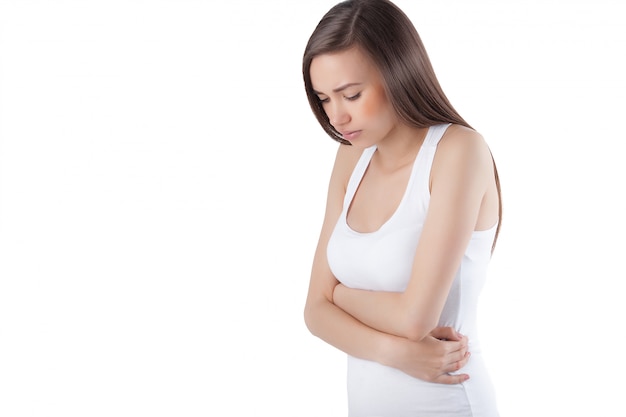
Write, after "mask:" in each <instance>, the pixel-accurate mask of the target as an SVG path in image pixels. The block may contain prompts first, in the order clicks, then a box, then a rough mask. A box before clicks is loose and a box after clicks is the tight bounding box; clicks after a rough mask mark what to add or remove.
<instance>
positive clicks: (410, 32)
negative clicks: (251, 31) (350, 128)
mask: <svg viewBox="0 0 626 417" xmlns="http://www.w3.org/2000/svg"><path fill="white" fill-rule="evenodd" d="M352 47H358V48H359V49H360V50H361V51H362V52H364V53H365V54H366V55H367V56H368V57H369V59H370V60H371V62H372V63H373V64H374V65H375V66H376V67H377V68H378V70H379V72H380V74H381V76H382V80H383V85H384V87H385V92H386V94H387V97H388V98H389V101H390V102H391V104H392V106H393V108H394V110H395V111H396V113H397V115H398V117H399V118H400V120H402V121H403V122H404V123H406V124H407V125H409V126H413V127H417V128H425V127H430V126H433V125H436V124H440V123H454V124H459V125H462V126H466V127H468V128H470V129H472V127H471V126H470V125H469V124H468V123H467V122H466V121H465V120H464V119H463V118H462V117H461V116H460V115H459V113H458V112H457V111H456V110H455V109H454V107H452V105H451V104H450V101H449V100H448V98H447V97H446V95H445V94H444V92H443V90H442V88H441V86H440V85H439V81H438V80H437V77H436V75H435V71H434V70H433V67H432V65H431V63H430V59H429V58H428V54H427V53H426V49H425V48H424V45H423V44H422V41H421V39H420V37H419V35H418V33H417V30H416V29H415V26H413V23H412V22H411V21H410V19H409V18H408V17H407V16H406V14H404V12H403V11H402V10H400V9H399V8H398V7H397V6H396V5H395V4H393V3H392V2H391V1H388V0H347V1H343V2H341V3H339V4H337V5H335V6H334V7H333V8H331V9H330V10H329V11H328V12H327V13H326V14H325V15H324V17H322V20H320V22H319V23H318V25H317V27H316V28H315V30H314V31H313V34H312V35H311V37H310V38H309V41H308V43H307V45H306V48H305V51H304V57H303V60H302V75H303V77H304V87H305V90H306V95H307V98H308V100H309V104H310V105H311V109H312V110H313V114H314V115H315V117H316V118H317V120H318V121H319V123H320V124H321V126H322V128H323V129H324V130H325V131H326V133H328V135H329V136H330V137H331V138H333V139H334V140H336V141H338V142H341V143H343V144H346V145H349V144H350V143H349V142H348V141H347V140H345V139H343V138H342V137H341V134H340V133H339V132H338V131H337V130H336V129H335V128H334V127H333V126H332V124H331V123H330V120H329V119H328V116H327V115H326V112H325V111H324V109H323V108H322V103H321V101H320V99H319V97H318V96H317V94H315V91H314V89H313V85H312V83H311V73H310V69H311V62H313V58H315V57H316V56H319V55H323V54H328V53H334V52H340V51H344V50H347V49H349V48H352ZM494 171H495V178H496V186H497V189H498V199H499V221H498V227H497V230H496V238H495V239H494V242H493V247H492V251H493V249H494V248H495V245H496V240H497V238H498V234H499V232H500V224H501V223H502V199H501V196H500V179H499V177H498V170H497V169H496V165H495V161H494Z"/></svg>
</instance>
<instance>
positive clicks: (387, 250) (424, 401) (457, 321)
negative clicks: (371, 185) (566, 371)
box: [327, 125, 497, 417]
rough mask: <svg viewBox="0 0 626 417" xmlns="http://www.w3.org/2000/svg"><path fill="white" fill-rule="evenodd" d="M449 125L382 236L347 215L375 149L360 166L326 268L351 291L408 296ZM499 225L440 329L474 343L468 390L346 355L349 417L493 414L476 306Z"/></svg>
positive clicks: (480, 237) (432, 132)
mask: <svg viewBox="0 0 626 417" xmlns="http://www.w3.org/2000/svg"><path fill="white" fill-rule="evenodd" d="M448 126H449V125H437V126H433V127H431V128H430V129H429V130H428V133H427V135H426V138H425V139H424V142H423V144H422V146H421V148H420V150H419V152H418V154H417V157H416V158H415V161H414V162H413V166H412V170H411V174H410V177H409V180H408V184H407V186H406V190H405V191H404V195H403V197H402V199H401V201H400V204H399V205H398V207H397V209H396V210H395V212H394V213H393V215H392V216H391V217H390V218H389V219H388V220H387V221H386V222H385V223H384V224H383V225H382V226H381V227H380V228H379V229H378V230H376V231H374V232H370V233H361V232H358V231H355V230H353V229H352V228H351V227H350V226H349V225H348V221H347V212H348V208H349V207H350V204H351V202H352V199H353V198H354V195H355V193H356V190H357V188H358V187H359V184H360V183H361V180H362V178H363V175H364V173H365V171H366V170H367V167H368V165H369V164H370V161H371V158H372V156H373V155H374V153H375V152H376V148H375V147H372V148H367V149H365V150H364V151H363V154H362V155H361V158H360V159H359V161H358V162H357V164H356V166H355V168H354V171H353V173H352V176H351V178H350V181H349V183H348V187H347V190H346V195H345V198H344V208H343V211H342V213H341V215H340V217H339V219H338V221H337V225H336V226H335V229H334V231H333V233H332V235H331V237H330V240H329V242H328V248H327V256H328V263H329V265H330V267H331V270H332V272H333V274H334V275H335V277H336V278H337V279H338V280H339V281H340V282H342V283H343V284H344V285H346V286H348V287H351V288H359V289H367V290H375V291H397V292H400V291H403V290H404V288H405V287H406V285H407V283H408V281H409V279H410V276H411V269H412V265H413V258H414V255H415V250H416V247H417V242H418V240H419V237H420V233H421V229H422V225H423V223H424V220H425V218H426V212H427V210H428V204H429V200H430V191H429V178H430V171H431V167H432V163H433V159H434V156H435V152H436V150H437V144H438V143H439V140H440V139H441V137H442V136H443V134H444V133H445V131H446V129H447V127H448ZM495 231H496V226H495V225H494V226H493V227H491V228H490V229H488V230H484V231H475V232H474V233H473V235H472V237H471V240H470V243H469V245H468V247H467V249H466V251H465V254H464V257H463V260H462V262H461V266H460V268H459V269H458V271H457V274H456V276H455V279H454V282H453V284H452V287H451V290H450V293H449V295H448V298H447V301H446V304H445V306H444V308H443V311H442V314H441V316H440V320H439V325H440V326H450V327H454V328H455V329H457V330H458V331H459V332H461V333H462V334H465V335H467V336H468V337H469V340H470V351H471V352H472V357H471V359H470V361H469V363H468V364H467V365H466V367H465V368H464V369H463V373H468V374H469V375H470V379H469V380H468V381H466V382H465V383H463V384H458V385H443V384H435V383H429V382H425V381H421V380H419V379H416V378H413V377H411V376H409V375H407V374H405V373H403V372H401V371H399V370H397V369H393V368H389V367H386V366H383V365H380V364H378V363H376V362H371V361H365V360H362V359H358V358H354V357H350V356H349V357H348V399H349V408H350V415H351V416H355V417H356V416H394V417H402V416H415V415H442V416H445V415H450V416H452V415H454V416H462V415H467V416H495V415H497V412H496V409H495V400H494V397H493V392H492V388H491V383H490V381H489V377H488V374H487V372H486V370H485V368H484V364H483V360H482V355H481V352H480V344H479V339H478V333H477V328H476V307H477V303H478V296H479V293H480V291H481V289H482V287H483V284H484V281H485V278H486V272H487V265H488V262H489V259H490V256H491V245H492V243H493V238H494V235H495Z"/></svg>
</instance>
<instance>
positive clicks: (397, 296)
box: [333, 284, 435, 341]
mask: <svg viewBox="0 0 626 417" xmlns="http://www.w3.org/2000/svg"><path fill="white" fill-rule="evenodd" d="M333 301H334V303H335V304H336V305H337V306H338V307H340V308H341V309H342V310H344V311H345V312H347V313H348V314H350V315H351V316H353V317H354V318H356V319H357V320H359V321H360V322H362V323H363V324H365V325H367V326H369V327H371V328H373V329H376V330H379V331H381V332H384V333H389V334H392V335H396V336H400V337H404V338H407V339H411V340H416V341H417V340H421V339H422V338H424V337H425V336H426V335H427V334H428V333H429V332H430V331H431V330H432V328H434V327H435V326H433V325H429V324H427V323H424V322H421V321H419V318H418V320H416V319H415V318H414V317H413V315H412V314H411V312H410V310H409V307H407V303H406V301H405V298H404V294H403V293H399V292H385V291H368V290H358V289H353V288H348V287H345V286H343V285H341V284H340V285H337V286H336V287H335V290H334V293H333ZM431 327H432V328H431Z"/></svg>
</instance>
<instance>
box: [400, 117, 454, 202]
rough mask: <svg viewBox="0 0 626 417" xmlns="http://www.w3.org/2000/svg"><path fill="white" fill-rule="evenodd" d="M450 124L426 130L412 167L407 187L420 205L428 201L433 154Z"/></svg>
mask: <svg viewBox="0 0 626 417" xmlns="http://www.w3.org/2000/svg"><path fill="white" fill-rule="evenodd" d="M451 124H452V123H445V124H440V125H434V126H431V127H430V128H429V129H428V133H426V137H425V138H424V143H422V147H421V149H420V151H419V153H418V155H417V159H416V161H415V164H414V165H413V171H412V172H411V179H410V180H409V187H410V188H411V189H412V191H411V193H412V194H413V195H414V196H415V197H418V198H420V199H421V200H420V201H421V202H422V203H427V202H428V201H429V200H430V171H431V169H432V166H433V161H434V159H435V152H436V151H437V145H438V144H439V141H440V140H441V138H442V137H443V134H444V133H445V132H446V129H448V127H449V126H450V125H451ZM415 193H416V194H415Z"/></svg>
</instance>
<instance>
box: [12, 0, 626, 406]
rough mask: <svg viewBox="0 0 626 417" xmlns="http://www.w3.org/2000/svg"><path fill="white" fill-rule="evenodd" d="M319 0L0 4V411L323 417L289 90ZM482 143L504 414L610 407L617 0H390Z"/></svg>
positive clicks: (326, 357) (617, 298) (308, 133)
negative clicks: (495, 232) (494, 231)
mask: <svg viewBox="0 0 626 417" xmlns="http://www.w3.org/2000/svg"><path fill="white" fill-rule="evenodd" d="M334 3H335V2H334V1H309V2H303V1H288V0H282V1H279V0H270V1H263V2H261V1H252V0H245V1H244V0H241V1H231V2H225V1H200V0H197V1H192V0H179V1H174V0H169V1H168V0H151V1H148V0H144V1H140V0H127V1H117V0H116V1H111V0H109V1H87V0H85V1H78V0H59V1H43V0H21V1H17V0H14V1H11V0H4V1H0V415H2V416H6V417H18V416H64V417H70V416H81V417H82V416H189V417H191V416H218V415H219V416H243V415H247V416H253V415H254V416H255V415H258V416H302V417H303V416H344V415H345V411H346V405H345V358H344V355H343V354H342V353H341V352H339V351H337V350H335V349H334V348H332V347H330V346H328V345H326V344H325V343H323V342H321V341H319V340H318V339H316V338H314V337H313V336H311V335H310V334H309V333H308V331H307V330H306V328H305V326H304V323H303V320H302V308H303V304H304V298H305V292H306V288H307V285H308V277H309V269H310V264H311V260H312V256H313V250H314V247H315V244H316V241H317V234H318V231H319V227H320V225H321V221H322V215H323V207H324V199H325V193H326V185H327V181H328V177H329V174H330V168H331V164H332V162H333V158H334V154H335V148H336V144H335V143H333V142H332V141H331V140H330V139H329V138H328V137H326V136H325V134H324V133H323V132H322V130H321V128H320V127H319V126H318V125H317V124H316V122H315V120H314V118H313V116H312V114H311V112H310V110H309V108H308V104H307V102H306V98H305V95H304V92H303V88H302V81H301V72H300V65H301V56H302V51H303V49H304V46H305V43H306V40H307V39H308V36H309V35H310V33H311V31H312V30H313V29H314V27H315V25H316V24H317V22H318V21H319V19H320V18H321V17H322V15H323V14H324V13H325V12H326V11H327V10H328V9H329V8H330V7H331V6H332V5H333V4H334ZM397 4H398V5H399V6H400V7H401V8H403V10H404V11H405V12H406V13H407V14H408V15H409V16H410V18H411V19H412V20H413V22H414V23H415V25H416V27H417V29H418V31H419V32H420V34H421V36H422V39H423V41H424V43H425V45H426V48H427V50H428V51H429V54H430V56H431V59H432V61H433V65H434V66H435V70H436V72H437V74H438V76H439V78H440V81H441V83H442V85H443V88H444V90H445V91H446V93H447V94H448V96H449V98H450V99H451V101H452V103H453V104H454V105H455V107H456V108H457V110H459V112H460V113H461V114H462V115H463V116H464V117H465V118H466V119H467V120H468V121H469V122H470V124H472V125H473V126H474V127H475V128H476V129H477V130H479V131H480V132H481V133H482V134H483V135H484V136H485V138H486V139H487V141H488V142H489V144H490V146H491V148H492V151H493V153H494V156H495V158H496V161H497V163H498V166H499V170H500V174H501V179H502V187H503V193H504V210H505V212H504V213H505V215H504V224H503V228H502V233H501V238H500V241H499V245H498V248H497V250H496V253H495V255H494V258H493V262H492V267H491V269H490V276H489V281H488V284H487V287H486V289H485V292H484V296H483V298H482V304H481V326H482V327H481V330H482V338H483V344H484V345H485V346H486V351H487V358H488V360H489V362H488V364H489V366H490V370H491V373H492V376H493V379H494V382H495V384H496V388H497V392H498V399H499V404H500V410H501V413H502V415H503V416H510V417H512V416H529V415H532V416H555V415H563V416H564V415H598V416H599V415H603V416H611V415H617V414H618V413H619V412H620V410H623V407H622V404H623V398H622V397H623V392H622V391H623V388H624V377H625V373H626V366H625V365H624V364H625V363H626V358H625V357H624V353H623V352H624V345H625V344H626V335H625V333H626V331H625V330H624V328H623V321H624V317H625V315H626V310H625V308H624V297H623V294H622V292H621V291H620V289H621V288H623V281H624V278H626V276H625V275H626V274H625V273H624V267H623V259H624V249H625V245H624V236H625V233H626V227H625V222H624V213H625V212H626V211H625V210H626V206H625V203H624V199H623V194H624V179H625V178H626V170H625V168H624V165H625V163H624V159H623V151H622V150H623V142H624V139H625V134H624V128H623V126H622V125H623V120H624V110H625V108H624V107H625V106H624V101H625V99H626V82H625V81H624V74H625V73H626V67H625V65H624V59H623V54H624V50H625V42H626V30H625V28H624V18H625V16H624V14H623V12H620V11H619V9H618V2H617V1H609V0H600V1H597V0H596V1H593V2H592V1H586V2H582V1H569V2H564V1H563V2H557V1H554V0H549V1H538V0H536V1H506V2H505V1H501V2H496V1H486V0H485V1H474V2H472V1H439V2H435V1H409V0H403V1H401V0H398V1H397Z"/></svg>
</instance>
